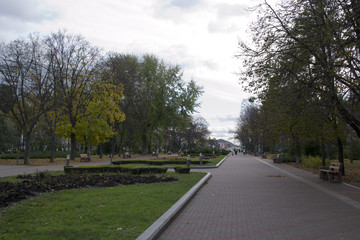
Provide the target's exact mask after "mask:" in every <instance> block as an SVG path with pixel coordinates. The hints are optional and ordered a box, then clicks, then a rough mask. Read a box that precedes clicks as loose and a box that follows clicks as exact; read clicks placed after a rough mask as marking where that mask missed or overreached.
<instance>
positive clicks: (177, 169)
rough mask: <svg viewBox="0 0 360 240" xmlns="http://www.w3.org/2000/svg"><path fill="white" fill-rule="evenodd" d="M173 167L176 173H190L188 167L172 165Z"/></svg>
mask: <svg viewBox="0 0 360 240" xmlns="http://www.w3.org/2000/svg"><path fill="white" fill-rule="evenodd" d="M174 169H175V172H176V173H180V174H183V173H184V174H187V173H190V168H189V167H174Z"/></svg>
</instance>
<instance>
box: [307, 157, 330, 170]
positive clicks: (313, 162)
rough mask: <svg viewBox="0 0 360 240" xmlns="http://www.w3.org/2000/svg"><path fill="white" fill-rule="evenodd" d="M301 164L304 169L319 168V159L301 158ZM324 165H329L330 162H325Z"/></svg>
mask: <svg viewBox="0 0 360 240" xmlns="http://www.w3.org/2000/svg"><path fill="white" fill-rule="evenodd" d="M301 163H302V164H304V166H306V167H312V168H319V167H320V166H321V165H322V164H321V157H319V156H316V157H313V156H302V158H301ZM325 163H326V165H330V160H326V161H325Z"/></svg>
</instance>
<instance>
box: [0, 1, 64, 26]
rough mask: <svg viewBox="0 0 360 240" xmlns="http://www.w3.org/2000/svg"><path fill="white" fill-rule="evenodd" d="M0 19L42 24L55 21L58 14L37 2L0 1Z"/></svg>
mask: <svg viewBox="0 0 360 240" xmlns="http://www.w3.org/2000/svg"><path fill="white" fill-rule="evenodd" d="M0 6H1V8H0V15H1V17H2V18H7V19H9V20H16V21H24V22H43V21H46V20H51V19H55V18H57V17H58V13H57V12H56V11H55V10H53V9H50V8H49V7H48V6H47V5H45V4H43V3H41V2H40V1H39V0H26V1H24V0H11V1H9V0H0Z"/></svg>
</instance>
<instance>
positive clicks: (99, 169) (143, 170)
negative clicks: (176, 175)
mask: <svg viewBox="0 0 360 240" xmlns="http://www.w3.org/2000/svg"><path fill="white" fill-rule="evenodd" d="M166 171H167V168H166V167H124V166H80V167H73V166H65V167H64V172H65V173H67V174H71V173H78V174H83V173H131V174H159V173H166Z"/></svg>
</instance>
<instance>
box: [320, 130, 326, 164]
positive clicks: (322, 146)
mask: <svg viewBox="0 0 360 240" xmlns="http://www.w3.org/2000/svg"><path fill="white" fill-rule="evenodd" d="M325 160H326V151H325V142H324V138H323V137H321V165H322V166H326V163H325Z"/></svg>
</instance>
